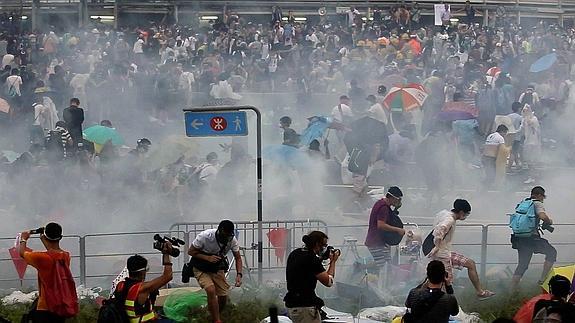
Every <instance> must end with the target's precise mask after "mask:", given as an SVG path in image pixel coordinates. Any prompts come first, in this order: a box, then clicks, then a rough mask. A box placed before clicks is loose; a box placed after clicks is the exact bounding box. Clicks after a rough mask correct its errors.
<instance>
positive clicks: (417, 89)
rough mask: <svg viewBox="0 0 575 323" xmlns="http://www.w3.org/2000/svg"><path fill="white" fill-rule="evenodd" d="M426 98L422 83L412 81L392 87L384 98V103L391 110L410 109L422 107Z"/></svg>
mask: <svg viewBox="0 0 575 323" xmlns="http://www.w3.org/2000/svg"><path fill="white" fill-rule="evenodd" d="M425 99H427V92H426V91H425V88H424V87H423V86H422V85H421V84H416V83H410V84H407V85H404V86H401V87H397V86H394V87H392V88H391V90H389V93H388V94H387V95H386V96H385V98H384V99H383V105H384V106H385V107H386V108H387V109H389V110H391V111H399V112H401V111H410V110H413V109H416V108H419V107H421V106H422V105H423V102H424V101H425Z"/></svg>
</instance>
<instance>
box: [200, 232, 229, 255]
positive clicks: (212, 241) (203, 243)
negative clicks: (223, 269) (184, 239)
mask: <svg viewBox="0 0 575 323" xmlns="http://www.w3.org/2000/svg"><path fill="white" fill-rule="evenodd" d="M216 231H217V229H208V230H204V231H202V232H200V233H199V234H198V235H197V236H196V238H195V239H194V241H193V242H192V246H194V248H196V249H199V250H201V251H202V252H205V253H208V254H219V253H220V249H221V247H222V245H221V244H220V243H219V242H218V241H217V240H216ZM230 250H231V251H233V252H239V251H240V245H239V244H238V240H237V239H236V237H234V238H233V239H232V241H231V242H230V243H228V244H227V245H226V248H225V249H224V254H227V253H228V252H230Z"/></svg>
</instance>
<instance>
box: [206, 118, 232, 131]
mask: <svg viewBox="0 0 575 323" xmlns="http://www.w3.org/2000/svg"><path fill="white" fill-rule="evenodd" d="M210 127H212V129H214V130H215V131H224V130H225V129H226V128H227V127H228V122H227V121H226V119H225V118H222V117H213V118H212V120H210Z"/></svg>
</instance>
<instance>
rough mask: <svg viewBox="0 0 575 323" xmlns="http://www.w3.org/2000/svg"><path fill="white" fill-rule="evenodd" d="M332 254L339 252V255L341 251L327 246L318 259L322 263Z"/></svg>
mask: <svg viewBox="0 0 575 323" xmlns="http://www.w3.org/2000/svg"><path fill="white" fill-rule="evenodd" d="M334 252H339V253H340V254H341V250H339V249H336V248H334V247H333V246H327V248H326V250H325V252H324V253H323V254H321V255H320V258H321V260H322V261H324V260H328V259H329V256H330V255H331V254H332V253H334Z"/></svg>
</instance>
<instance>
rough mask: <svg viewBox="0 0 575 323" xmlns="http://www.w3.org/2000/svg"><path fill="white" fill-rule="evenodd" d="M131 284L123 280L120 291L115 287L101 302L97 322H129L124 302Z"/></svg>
mask: <svg viewBox="0 0 575 323" xmlns="http://www.w3.org/2000/svg"><path fill="white" fill-rule="evenodd" d="M132 285H133V284H129V283H127V281H124V284H123V288H122V290H121V291H118V290H117V289H116V291H115V292H114V294H113V296H110V298H108V299H107V300H104V302H102V307H100V311H99V312H98V323H130V319H129V318H128V314H126V310H125V308H124V302H125V301H126V297H128V291H129V290H130V287H132Z"/></svg>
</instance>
